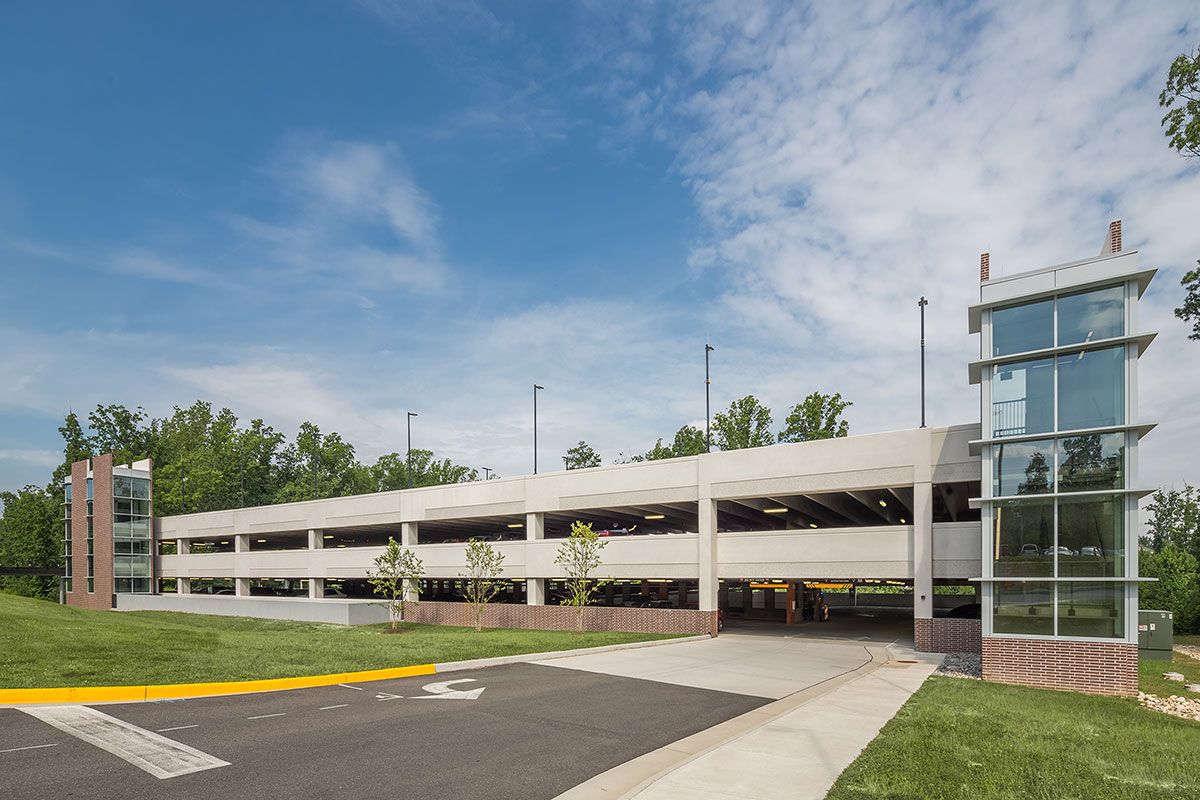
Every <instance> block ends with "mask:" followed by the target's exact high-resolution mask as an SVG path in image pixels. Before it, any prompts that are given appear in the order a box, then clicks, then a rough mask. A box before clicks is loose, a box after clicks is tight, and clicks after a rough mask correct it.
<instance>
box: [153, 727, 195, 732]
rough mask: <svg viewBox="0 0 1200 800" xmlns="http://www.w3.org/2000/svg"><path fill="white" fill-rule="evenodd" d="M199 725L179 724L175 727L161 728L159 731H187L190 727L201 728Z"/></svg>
mask: <svg viewBox="0 0 1200 800" xmlns="http://www.w3.org/2000/svg"><path fill="white" fill-rule="evenodd" d="M199 727H200V726H199V725H177V726H175V727H174V728H159V729H158V732H159V733H167V732H168V731H186V730H187V729H188V728H199Z"/></svg>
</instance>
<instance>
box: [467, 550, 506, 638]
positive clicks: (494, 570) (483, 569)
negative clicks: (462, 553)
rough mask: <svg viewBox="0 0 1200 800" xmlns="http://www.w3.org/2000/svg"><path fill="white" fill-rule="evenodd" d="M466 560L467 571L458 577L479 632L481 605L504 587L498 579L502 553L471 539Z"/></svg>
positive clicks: (502, 559)
mask: <svg viewBox="0 0 1200 800" xmlns="http://www.w3.org/2000/svg"><path fill="white" fill-rule="evenodd" d="M466 560H467V571H466V572H460V573H458V577H460V578H463V588H462V594H463V599H464V600H466V601H467V605H469V606H470V607H471V614H472V616H473V617H474V618H475V632H476V633H479V632H480V631H482V630H483V627H482V626H481V625H480V623H479V618H480V616H481V615H482V614H483V607H484V606H486V605H487V604H488V603H490V602H491V601H492V598H494V597H495V596H496V595H497V594H499V593H500V590H501V589H503V588H504V584H505V581H503V580H501V579H500V574H501V573H502V572H504V567H503V564H504V554H503V553H501V552H499V551H498V550H496V548H494V547H492V546H491V545H490V544H488V543H487V542H484V541H480V540H479V539H472V540H471V541H469V542H467V553H466Z"/></svg>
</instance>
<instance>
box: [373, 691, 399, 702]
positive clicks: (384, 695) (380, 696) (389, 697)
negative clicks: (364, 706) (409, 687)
mask: <svg viewBox="0 0 1200 800" xmlns="http://www.w3.org/2000/svg"><path fill="white" fill-rule="evenodd" d="M375 699H376V700H403V699H404V695H402V694H388V693H387V692H380V693H379V694H377V695H375Z"/></svg>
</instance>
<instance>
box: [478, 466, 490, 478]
mask: <svg viewBox="0 0 1200 800" xmlns="http://www.w3.org/2000/svg"><path fill="white" fill-rule="evenodd" d="M480 469H482V470H483V479H484V480H485V481H490V480H491V479H492V468H491V467H480Z"/></svg>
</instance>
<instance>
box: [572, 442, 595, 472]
mask: <svg viewBox="0 0 1200 800" xmlns="http://www.w3.org/2000/svg"><path fill="white" fill-rule="evenodd" d="M563 463H565V464H566V466H567V469H587V468H588V467H598V466H600V456H599V455H598V454H597V453H596V451H595V450H593V449H592V446H591V445H590V444H588V443H587V442H585V441H583V440H582V439H581V440H580V441H579V444H577V445H575V446H574V447H571V448H568V449H567V455H566V457H565V458H564V459H563Z"/></svg>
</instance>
